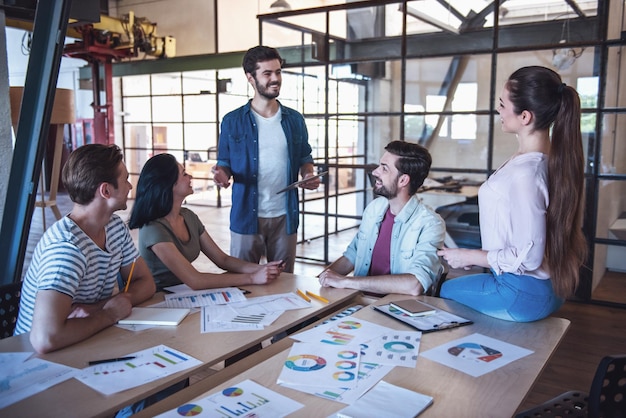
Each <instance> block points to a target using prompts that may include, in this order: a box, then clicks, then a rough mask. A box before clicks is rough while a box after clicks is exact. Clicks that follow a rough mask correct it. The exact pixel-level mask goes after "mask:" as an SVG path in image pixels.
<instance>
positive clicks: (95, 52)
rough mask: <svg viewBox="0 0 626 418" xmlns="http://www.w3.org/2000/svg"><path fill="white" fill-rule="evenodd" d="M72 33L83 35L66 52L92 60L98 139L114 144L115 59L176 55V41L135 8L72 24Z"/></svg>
mask: <svg viewBox="0 0 626 418" xmlns="http://www.w3.org/2000/svg"><path fill="white" fill-rule="evenodd" d="M69 26H70V28H69V29H68V34H67V35H68V36H69V37H74V38H77V39H80V40H79V41H76V42H74V43H71V44H67V45H65V49H64V52H63V54H64V55H65V56H68V57H72V58H80V59H83V60H85V61H87V62H89V63H90V64H91V69H92V90H93V98H94V101H93V103H92V106H93V110H94V142H96V143H102V144H113V143H115V139H114V135H113V132H114V129H113V71H112V63H113V61H118V60H122V59H124V58H128V59H130V58H134V57H137V56H138V55H139V53H140V52H143V53H145V54H146V55H150V56H154V57H159V58H166V57H173V56H174V55H175V48H176V43H175V39H174V38H173V37H171V36H164V37H159V36H157V34H156V23H151V22H149V21H148V20H147V19H145V18H135V15H134V13H133V12H130V13H129V14H127V15H124V16H123V17H122V18H121V19H116V18H111V17H109V16H105V15H103V16H101V17H100V22H97V23H89V24H80V25H79V24H74V25H73V24H72V22H70V24H69ZM101 66H103V67H104V91H105V103H104V104H102V100H101V87H100V82H99V81H100V67H101Z"/></svg>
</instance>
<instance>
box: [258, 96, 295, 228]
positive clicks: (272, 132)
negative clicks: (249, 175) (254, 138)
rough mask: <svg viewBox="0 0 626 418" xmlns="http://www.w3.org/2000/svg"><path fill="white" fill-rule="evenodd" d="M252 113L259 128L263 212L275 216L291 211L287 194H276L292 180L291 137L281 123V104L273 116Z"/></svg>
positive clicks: (259, 175) (260, 198)
mask: <svg viewBox="0 0 626 418" xmlns="http://www.w3.org/2000/svg"><path fill="white" fill-rule="evenodd" d="M252 113H253V114H254V117H255V119H256V122H257V127H258V130H259V173H258V186H259V216H260V217H261V218H275V217H277V216H281V215H284V214H285V213H287V202H286V194H285V193H281V194H276V192H277V191H278V190H281V189H283V188H284V187H286V186H287V185H288V181H289V179H288V159H289V158H288V152H287V138H286V137H285V132H283V128H282V126H281V124H280V121H281V111H280V107H279V108H278V112H276V114H275V115H274V116H272V117H270V118H264V117H263V116H261V115H259V114H258V113H256V112H254V111H253V112H252Z"/></svg>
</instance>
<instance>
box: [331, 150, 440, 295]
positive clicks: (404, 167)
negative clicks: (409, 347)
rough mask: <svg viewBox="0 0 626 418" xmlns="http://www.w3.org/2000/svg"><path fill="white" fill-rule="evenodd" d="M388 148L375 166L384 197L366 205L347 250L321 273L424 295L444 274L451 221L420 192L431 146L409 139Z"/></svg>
mask: <svg viewBox="0 0 626 418" xmlns="http://www.w3.org/2000/svg"><path fill="white" fill-rule="evenodd" d="M385 150H386V152H385V153H384V154H383V156H382V157H381V159H380V164H379V166H378V167H377V168H376V169H375V170H374V171H373V172H372V175H373V176H374V178H375V179H376V184H375V185H374V193H376V194H377V195H379V196H380V197H379V198H377V199H374V201H373V202H371V203H370V204H369V205H367V207H366V208H365V211H364V212H363V217H362V220H361V225H360V226H359V232H358V233H357V235H356V236H355V237H354V239H353V240H352V242H351V243H350V245H349V246H348V248H347V249H346V251H345V252H344V253H343V256H341V257H340V258H339V259H337V260H336V261H335V262H333V263H332V264H331V265H330V266H329V267H328V268H327V269H326V270H324V271H323V272H322V273H321V274H320V275H319V281H320V284H321V285H322V286H326V287H338V288H350V289H359V290H363V291H367V292H373V293H380V294H386V293H403V294H409V295H419V294H422V293H424V292H425V291H427V290H428V289H429V288H430V287H431V285H432V283H433V281H434V280H435V279H436V277H437V275H438V274H439V269H440V267H441V263H440V261H439V257H438V256H437V249H438V248H442V246H443V240H444V236H445V222H444V221H443V219H441V217H440V216H439V215H438V214H437V213H436V212H435V211H434V210H433V209H431V208H430V207H428V206H426V205H424V204H423V203H421V202H420V200H419V199H418V198H417V196H416V193H417V190H418V189H419V187H420V186H421V185H422V183H423V182H424V179H425V178H426V176H427V175H428V171H429V170H430V165H431V163H432V158H431V156H430V154H429V152H428V150H427V149H426V148H424V147H422V146H421V145H418V144H412V143H408V142H404V141H393V142H390V143H389V144H387V146H386V147H385ZM352 271H354V275H353V276H347V275H348V274H349V273H351V272H352Z"/></svg>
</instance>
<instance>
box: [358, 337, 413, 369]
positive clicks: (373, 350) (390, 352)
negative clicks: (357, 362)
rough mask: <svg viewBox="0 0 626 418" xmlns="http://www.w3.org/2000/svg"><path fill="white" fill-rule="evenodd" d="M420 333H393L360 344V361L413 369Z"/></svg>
mask: <svg viewBox="0 0 626 418" xmlns="http://www.w3.org/2000/svg"><path fill="white" fill-rule="evenodd" d="M421 340H422V333H421V332H419V331H393V332H391V333H387V334H383V335H381V336H379V337H377V338H374V339H372V340H370V341H368V342H367V343H365V344H361V360H366V361H371V362H374V363H379V364H387V365H390V366H401V367H409V368H414V367H415V366H416V365H417V356H418V354H419V349H420V342H421Z"/></svg>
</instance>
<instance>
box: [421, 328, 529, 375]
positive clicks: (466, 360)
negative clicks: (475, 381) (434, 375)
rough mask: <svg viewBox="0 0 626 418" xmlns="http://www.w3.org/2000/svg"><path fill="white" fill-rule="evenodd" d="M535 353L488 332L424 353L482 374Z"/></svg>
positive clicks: (473, 373)
mask: <svg viewBox="0 0 626 418" xmlns="http://www.w3.org/2000/svg"><path fill="white" fill-rule="evenodd" d="M532 353H533V351H531V350H527V349H525V348H522V347H519V346H516V345H513V344H509V343H506V342H504V341H500V340H496V339H495V338H491V337H487V336H486V335H482V334H472V335H468V336H466V337H463V338H459V339H458V340H454V341H450V342H448V343H446V344H442V345H440V346H439V347H435V348H433V349H431V350H428V351H425V352H423V353H422V354H421V355H422V356H424V357H426V358H428V359H431V360H433V361H436V362H438V363H441V364H444V365H446V366H448V367H452V368H453V369H457V370H459V371H462V372H463V373H467V374H469V375H470V376H474V377H478V376H482V375H483V374H485V373H489V372H491V371H493V370H496V369H498V368H500V367H503V366H505V365H507V364H509V363H511V362H513V361H515V360H518V359H520V358H522V357H526V356H527V355H529V354H532Z"/></svg>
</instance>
